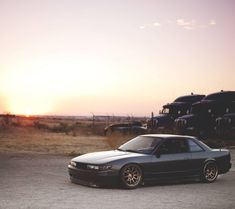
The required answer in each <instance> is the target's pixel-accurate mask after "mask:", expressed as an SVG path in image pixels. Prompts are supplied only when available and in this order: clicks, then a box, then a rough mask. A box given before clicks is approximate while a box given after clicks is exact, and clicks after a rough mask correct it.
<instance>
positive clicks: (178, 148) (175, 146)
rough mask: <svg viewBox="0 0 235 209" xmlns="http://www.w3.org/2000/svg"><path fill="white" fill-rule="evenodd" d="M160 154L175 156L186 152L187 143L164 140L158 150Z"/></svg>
mask: <svg viewBox="0 0 235 209" xmlns="http://www.w3.org/2000/svg"><path fill="white" fill-rule="evenodd" d="M158 151H159V152H160V153H161V154H176V153H185V152H188V145H187V141H186V140H184V139H174V138H172V139H166V140H165V141H164V142H163V143H162V144H161V146H160V147H159V150H158Z"/></svg>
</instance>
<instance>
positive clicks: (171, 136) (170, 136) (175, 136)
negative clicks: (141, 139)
mask: <svg viewBox="0 0 235 209" xmlns="http://www.w3.org/2000/svg"><path fill="white" fill-rule="evenodd" d="M141 136H147V137H158V138H192V139H195V137H193V136H186V135H175V134H144V135H141Z"/></svg>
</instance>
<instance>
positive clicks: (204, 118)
mask: <svg viewBox="0 0 235 209" xmlns="http://www.w3.org/2000/svg"><path fill="white" fill-rule="evenodd" d="M234 102H235V91H221V92H217V93H213V94H209V95H208V96H206V97H204V98H203V99H202V100H201V101H200V102H197V103H194V104H193V105H192V108H191V113H190V114H189V115H184V116H181V117H179V118H178V119H176V120H175V127H176V129H177V130H178V132H180V133H181V134H192V135H199V136H205V135H210V134H212V133H213V132H214V130H215V128H216V119H217V118H218V117H221V116H223V115H224V114H227V113H230V112H231V111H232V110H233V109H234V104H235V103H234Z"/></svg>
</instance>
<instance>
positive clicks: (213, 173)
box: [204, 163, 218, 182]
mask: <svg viewBox="0 0 235 209" xmlns="http://www.w3.org/2000/svg"><path fill="white" fill-rule="evenodd" d="M217 175H218V168H217V166H216V164H215V163H208V164H207V165H206V166H205V168H204V176H205V179H206V180H207V181H209V182H211V181H214V180H215V179H216V178H217Z"/></svg>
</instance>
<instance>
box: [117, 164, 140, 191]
mask: <svg viewBox="0 0 235 209" xmlns="http://www.w3.org/2000/svg"><path fill="white" fill-rule="evenodd" d="M142 178H143V173H142V170H141V168H140V166H138V165H136V164H128V165H125V166H124V167H123V168H122V170H121V172H120V179H121V183H122V185H123V186H124V187H125V188H127V189H135V188H137V187H138V186H139V185H140V183H141V182H142Z"/></svg>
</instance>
